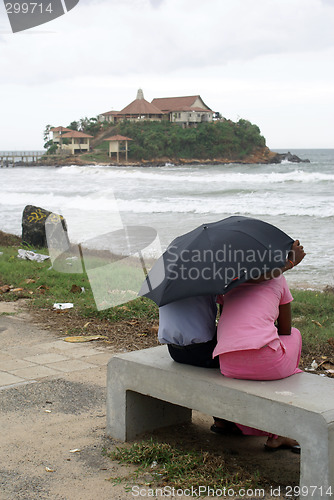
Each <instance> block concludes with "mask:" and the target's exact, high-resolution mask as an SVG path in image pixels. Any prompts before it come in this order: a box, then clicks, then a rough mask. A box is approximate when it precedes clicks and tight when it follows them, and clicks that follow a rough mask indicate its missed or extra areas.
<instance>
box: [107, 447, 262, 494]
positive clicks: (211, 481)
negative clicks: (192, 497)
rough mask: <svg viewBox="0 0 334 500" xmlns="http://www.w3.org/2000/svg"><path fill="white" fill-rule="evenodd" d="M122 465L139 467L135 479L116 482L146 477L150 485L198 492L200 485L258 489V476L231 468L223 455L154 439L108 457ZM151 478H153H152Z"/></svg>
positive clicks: (110, 454)
mask: <svg viewBox="0 0 334 500" xmlns="http://www.w3.org/2000/svg"><path fill="white" fill-rule="evenodd" d="M108 456H109V458H111V459H112V460H116V461H118V462H119V463H124V464H134V465H136V466H137V468H136V470H135V472H134V473H133V474H132V475H131V476H125V477H123V478H122V479H121V478H111V480H112V481H113V482H119V481H121V480H122V481H129V480H131V479H136V480H137V481H138V478H140V476H142V475H143V476H144V477H145V480H146V484H147V480H149V485H151V484H152V483H154V484H156V485H157V486H166V485H172V486H173V487H174V488H175V489H178V488H179V489H189V488H190V489H191V488H194V489H198V487H199V486H202V487H210V488H213V489H215V490H217V489H223V488H226V489H228V488H235V489H237V488H240V487H241V486H242V487H243V488H255V487H256V486H257V484H258V476H257V475H256V474H254V475H253V476H252V475H250V474H248V473H246V472H243V471H242V469H240V468H239V467H237V466H236V465H233V466H231V464H229V465H227V464H226V463H225V461H224V458H223V457H222V456H221V455H213V454H209V453H208V452H206V451H202V450H200V451H199V450H186V449H185V448H183V447H182V446H181V445H178V446H176V445H171V444H169V443H160V442H158V441H156V440H154V439H153V438H151V439H149V440H144V441H140V442H138V443H134V444H132V445H131V446H130V447H122V448H116V450H115V451H113V452H111V453H109V454H108ZM148 476H149V477H148Z"/></svg>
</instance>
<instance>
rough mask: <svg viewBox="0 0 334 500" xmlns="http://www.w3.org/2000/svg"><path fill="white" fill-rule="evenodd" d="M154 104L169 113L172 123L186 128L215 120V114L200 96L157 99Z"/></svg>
mask: <svg viewBox="0 0 334 500" xmlns="http://www.w3.org/2000/svg"><path fill="white" fill-rule="evenodd" d="M152 104H154V106H156V107H157V108H159V109H161V111H163V112H164V113H167V114H168V118H169V121H170V122H173V123H179V124H180V125H182V126H184V127H186V126H192V125H196V124H197V123H203V122H212V120H213V114H214V112H213V111H212V109H210V108H209V107H208V106H207V105H206V104H205V103H204V101H203V100H202V98H201V96H199V95H194V96H184V97H163V98H156V99H153V101H152Z"/></svg>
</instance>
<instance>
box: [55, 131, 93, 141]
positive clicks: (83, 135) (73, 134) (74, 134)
mask: <svg viewBox="0 0 334 500" xmlns="http://www.w3.org/2000/svg"><path fill="white" fill-rule="evenodd" d="M62 137H64V138H65V139H66V137H94V136H93V135H88V134H85V133H84V132H78V131H77V130H71V132H68V133H67V134H63V135H62Z"/></svg>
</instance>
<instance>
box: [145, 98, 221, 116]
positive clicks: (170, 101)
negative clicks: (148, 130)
mask: <svg viewBox="0 0 334 500" xmlns="http://www.w3.org/2000/svg"><path fill="white" fill-rule="evenodd" d="M196 99H200V100H201V101H202V103H203V105H204V106H205V108H206V109H205V108H199V107H198V106H196V107H193V104H194V103H195V101H196ZM152 104H154V106H157V107H158V108H160V109H162V111H167V112H168V111H193V110H194V111H198V110H201V111H212V110H211V109H210V108H209V107H208V106H207V105H206V104H205V103H204V102H203V100H202V98H201V96H199V95H190V96H183V97H161V98H156V99H153V101H152Z"/></svg>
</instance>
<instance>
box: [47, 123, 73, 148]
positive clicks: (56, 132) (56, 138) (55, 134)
mask: <svg viewBox="0 0 334 500" xmlns="http://www.w3.org/2000/svg"><path fill="white" fill-rule="evenodd" d="M50 132H52V140H53V142H54V143H55V144H59V143H61V138H62V136H63V134H65V133H66V132H72V130H71V129H70V128H66V127H53V128H51V129H50Z"/></svg>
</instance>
